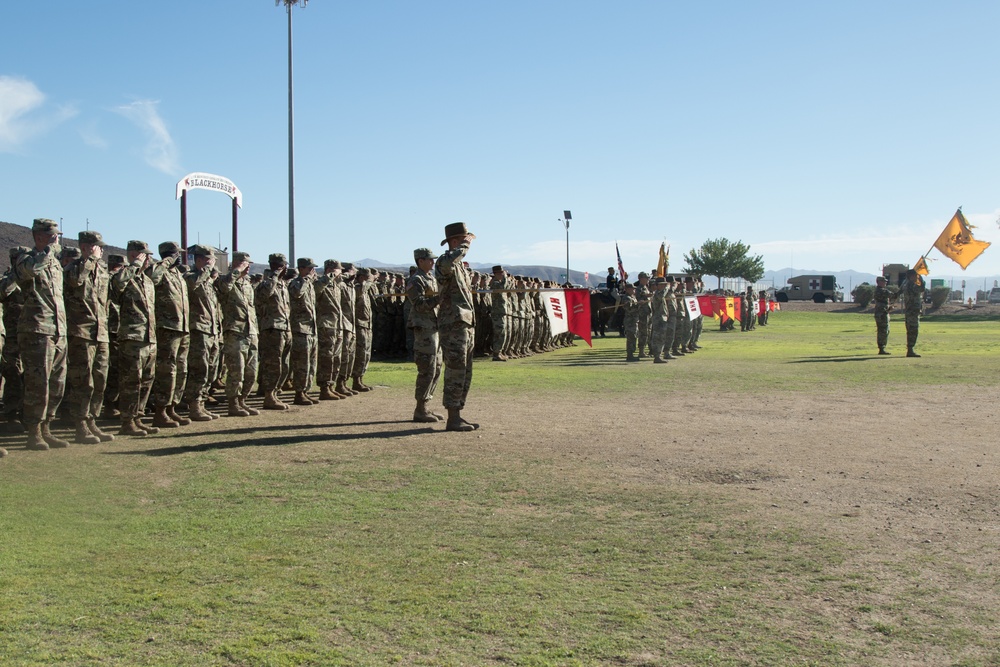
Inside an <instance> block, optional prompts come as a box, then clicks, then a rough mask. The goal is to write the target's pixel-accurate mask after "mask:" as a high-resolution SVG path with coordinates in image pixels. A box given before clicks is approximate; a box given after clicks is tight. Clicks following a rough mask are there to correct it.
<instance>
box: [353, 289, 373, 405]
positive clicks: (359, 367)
mask: <svg viewBox="0 0 1000 667" xmlns="http://www.w3.org/2000/svg"><path fill="white" fill-rule="evenodd" d="M370 277H371V273H370V272H369V271H368V269H359V270H358V274H357V277H355V279H354V336H355V351H354V368H353V369H351V380H352V382H351V390H352V391H354V392H360V391H371V390H372V388H371V387H369V386H368V385H366V384H365V383H364V376H365V373H367V372H368V363H369V362H370V361H371V358H372V301H371V290H372V283H371V282H370V281H369V278H370Z"/></svg>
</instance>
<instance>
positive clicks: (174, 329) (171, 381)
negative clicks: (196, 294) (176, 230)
mask: <svg viewBox="0 0 1000 667" xmlns="http://www.w3.org/2000/svg"><path fill="white" fill-rule="evenodd" d="M157 250H158V251H159V253H160V261H159V262H158V263H156V264H155V265H153V266H152V267H150V271H149V276H150V278H151V279H152V280H153V289H154V294H155V298H156V372H155V375H154V378H153V406H154V407H155V408H156V414H155V415H154V416H153V426H158V427H160V428H177V427H178V426H187V425H188V424H190V423H191V420H190V419H188V418H187V417H181V416H180V415H178V414H177V410H176V407H177V404H178V403H180V402H181V401H182V400H183V398H184V387H185V385H186V384H187V364H188V349H189V348H190V345H191V334H190V328H191V325H190V305H189V302H188V293H187V282H186V281H185V280H184V265H183V263H182V262H183V256H182V255H181V247H180V245H178V244H177V243H175V242H173V241H165V242H163V243H161V244H160V245H159V247H158V248H157Z"/></svg>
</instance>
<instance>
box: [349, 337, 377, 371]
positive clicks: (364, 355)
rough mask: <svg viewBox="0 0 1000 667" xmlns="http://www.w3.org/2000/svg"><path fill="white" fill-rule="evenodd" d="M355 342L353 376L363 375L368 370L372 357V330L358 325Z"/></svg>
mask: <svg viewBox="0 0 1000 667" xmlns="http://www.w3.org/2000/svg"><path fill="white" fill-rule="evenodd" d="M355 333H356V335H357V340H356V341H355V343H354V368H353V369H352V370H351V377H356V378H359V377H363V376H364V374H365V373H367V372H368V362H369V361H371V359H372V330H371V329H366V328H365V327H358V328H357V330H356V332H355Z"/></svg>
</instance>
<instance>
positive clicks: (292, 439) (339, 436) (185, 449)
mask: <svg viewBox="0 0 1000 667" xmlns="http://www.w3.org/2000/svg"><path fill="white" fill-rule="evenodd" d="M406 423H411V422H365V423H357V424H316V425H314V426H311V427H307V428H315V429H331V430H332V429H343V428H347V427H356V426H371V425H372V424H406ZM298 428H301V427H298ZM287 430H288V427H287V426H269V427H265V428H239V429H230V430H228V431H215V432H212V433H202V434H199V435H198V436H194V437H205V436H210V437H213V438H215V437H217V436H220V435H237V436H240V435H248V436H253V435H258V436H259V437H256V438H254V437H248V438H244V439H236V440H225V441H221V442H220V441H217V440H213V441H212V442H202V443H200V444H197V445H178V446H173V447H158V448H155V449H142V450H136V451H129V452H105V454H108V455H110V456H174V455H176V454H190V453H194V452H208V451H212V450H219V449H237V448H240V447H276V446H283V445H296V444H303V443H307V442H337V441H342V440H358V439H361V438H378V439H385V438H402V437H405V436H409V435H418V434H424V433H435V432H438V429H433V428H430V427H414V428H401V429H398V430H383V431H373V432H365V433H354V432H348V433H329V432H325V433H315V434H311V435H305V434H301V433H299V434H293V435H283V436H269V435H266V434H265V433H266V432H267V431H287ZM440 432H441V433H444V431H443V430H441V431H440ZM171 437H173V438H176V437H185V438H191V437H192V436H190V435H186V436H185V435H183V434H181V433H178V434H176V435H171ZM153 442H155V440H154V441H153Z"/></svg>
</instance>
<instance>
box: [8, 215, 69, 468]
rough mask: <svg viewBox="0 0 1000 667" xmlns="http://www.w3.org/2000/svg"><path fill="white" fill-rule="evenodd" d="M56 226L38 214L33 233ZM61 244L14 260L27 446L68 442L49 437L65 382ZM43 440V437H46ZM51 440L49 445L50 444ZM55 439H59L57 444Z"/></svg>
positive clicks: (50, 229) (64, 313)
mask: <svg viewBox="0 0 1000 667" xmlns="http://www.w3.org/2000/svg"><path fill="white" fill-rule="evenodd" d="M56 230H58V225H56V223H54V222H52V221H51V220H45V219H38V220H35V223H34V224H33V225H32V232H40V233H46V232H54V231H56ZM58 253H59V246H58V245H54V244H53V245H49V246H46V247H45V248H43V249H42V250H37V249H35V250H30V251H29V252H26V253H24V254H23V255H21V256H20V257H19V258H18V260H17V264H16V268H15V271H16V273H17V280H18V286H19V287H20V289H21V292H22V293H23V294H24V306H23V308H22V310H21V317H20V320H19V321H18V324H17V342H18V345H19V347H20V353H21V360H22V362H23V364H24V425H25V427H27V428H28V436H29V438H28V446H29V447H30V448H33V449H34V448H37V449H48V446H49V445H53V446H60V447H64V446H66V445H68V444H69V443H67V442H65V441H63V440H58V439H54V440H53V441H50V437H51V436H46V435H45V434H46V433H47V432H48V422H49V421H51V420H52V419H53V418H54V417H55V415H56V410H58V408H59V403H60V402H61V401H62V397H63V391H64V390H65V386H66V311H65V307H64V305H63V276H62V266H61V265H60V263H59V260H58V259H56V255H57V254H58ZM43 439H44V442H42V440H43ZM46 443H48V444H46ZM53 443H55V444H53Z"/></svg>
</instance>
